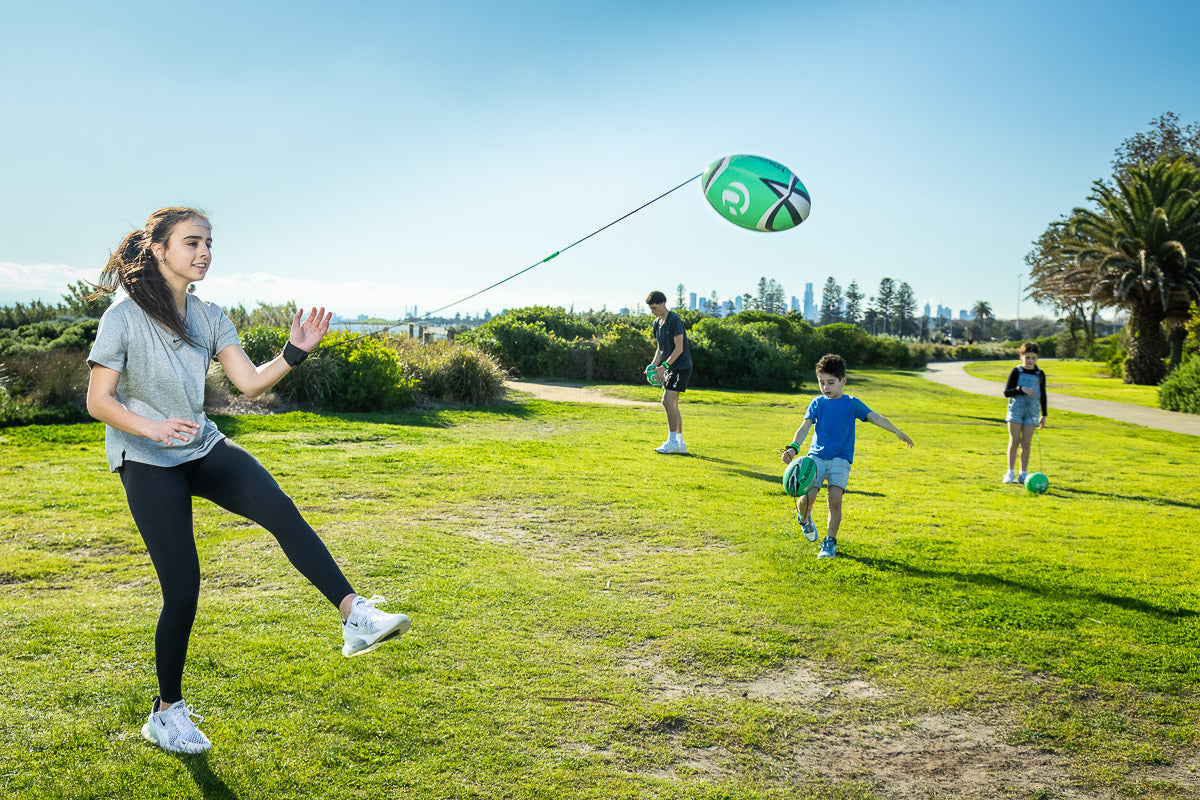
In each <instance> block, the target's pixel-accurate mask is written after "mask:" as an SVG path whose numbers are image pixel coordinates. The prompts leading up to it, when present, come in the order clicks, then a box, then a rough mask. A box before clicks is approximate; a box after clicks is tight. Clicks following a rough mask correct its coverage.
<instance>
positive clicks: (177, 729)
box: [142, 697, 212, 753]
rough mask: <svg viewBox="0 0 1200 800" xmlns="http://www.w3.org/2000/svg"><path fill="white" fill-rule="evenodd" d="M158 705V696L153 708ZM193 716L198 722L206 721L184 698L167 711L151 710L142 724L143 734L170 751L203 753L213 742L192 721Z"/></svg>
mask: <svg viewBox="0 0 1200 800" xmlns="http://www.w3.org/2000/svg"><path fill="white" fill-rule="evenodd" d="M158 706H159V699H158V698H157V697H156V698H154V705H153V706H151V709H156V708H158ZM192 717H195V718H196V721H197V722H204V717H202V716H200V715H199V714H197V713H196V712H194V711H192V707H191V706H189V705H188V704H187V703H185V702H184V701H182V700H180V701H179V702H178V703H175V704H173V705H172V706H171V707H170V708H168V709H167V710H166V711H154V710H151V711H150V716H149V717H148V718H147V719H146V724H145V725H143V726H142V736H144V737H145V738H146V740H147V741H149V742H152V743H153V744H155V745H158V746H159V747H161V748H162V749H163V750H166V751H167V752H168V753H203V752H204V751H205V750H207V749H208V748H210V747H212V742H210V741H209V740H208V737H207V736H205V735H204V734H203V733H201V732H200V729H199V728H197V727H196V724H195V723H194V722H192Z"/></svg>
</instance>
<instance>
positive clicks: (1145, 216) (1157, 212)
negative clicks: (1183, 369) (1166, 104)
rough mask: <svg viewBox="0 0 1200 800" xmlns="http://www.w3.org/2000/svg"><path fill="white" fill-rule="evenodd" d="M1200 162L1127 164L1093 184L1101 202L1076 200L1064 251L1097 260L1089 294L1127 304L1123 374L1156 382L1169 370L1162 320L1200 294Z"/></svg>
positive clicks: (1144, 382) (1137, 381) (1148, 383)
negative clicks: (1115, 177) (1119, 178)
mask: <svg viewBox="0 0 1200 800" xmlns="http://www.w3.org/2000/svg"><path fill="white" fill-rule="evenodd" d="M1197 190H1200V169H1197V168H1196V167H1195V166H1193V165H1191V164H1189V163H1188V162H1187V160H1186V159H1184V158H1179V159H1176V160H1175V161H1170V160H1169V159H1166V158H1160V159H1159V160H1158V161H1156V162H1154V163H1153V164H1152V165H1150V166H1149V167H1147V166H1145V165H1143V164H1138V165H1137V166H1136V167H1129V168H1128V170H1127V179H1126V180H1125V181H1123V182H1120V183H1118V184H1117V185H1116V186H1115V187H1112V186H1107V185H1105V184H1104V183H1102V182H1101V181H1096V182H1095V183H1094V184H1093V185H1092V194H1091V197H1090V199H1091V200H1093V201H1094V202H1095V203H1096V204H1097V205H1098V206H1099V209H1098V210H1091V209H1084V208H1076V209H1075V210H1074V213H1073V215H1072V217H1071V224H1070V228H1071V231H1072V233H1073V234H1074V236H1073V237H1072V238H1070V239H1068V240H1067V241H1066V242H1064V247H1063V252H1064V253H1065V254H1067V255H1071V256H1074V257H1075V259H1076V260H1077V262H1078V263H1079V264H1080V265H1085V264H1086V265H1089V266H1092V265H1094V269H1095V271H1094V272H1093V279H1092V297H1093V299H1095V300H1096V301H1097V302H1098V303H1100V304H1101V305H1106V306H1107V305H1112V306H1119V307H1122V308H1126V309H1128V311H1129V333H1130V343H1129V357H1128V359H1127V360H1126V362H1125V382H1126V383H1135V384H1139V385H1143V386H1152V385H1156V384H1158V383H1159V382H1160V381H1161V380H1162V379H1163V377H1164V376H1165V374H1166V366H1165V365H1164V364H1163V356H1164V355H1165V353H1166V349H1167V347H1166V344H1167V343H1166V338H1165V336H1164V335H1163V322H1164V321H1165V320H1167V319H1168V318H1170V317H1171V316H1172V315H1173V313H1174V312H1175V310H1176V309H1178V308H1180V307H1181V306H1182V305H1183V301H1184V300H1186V301H1187V302H1188V303H1190V302H1191V301H1192V300H1195V299H1197V298H1200V197H1197Z"/></svg>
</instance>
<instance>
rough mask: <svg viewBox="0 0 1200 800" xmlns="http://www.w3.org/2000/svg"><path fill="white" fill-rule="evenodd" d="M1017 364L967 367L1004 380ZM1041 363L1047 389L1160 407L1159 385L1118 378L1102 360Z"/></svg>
mask: <svg viewBox="0 0 1200 800" xmlns="http://www.w3.org/2000/svg"><path fill="white" fill-rule="evenodd" d="M1015 366H1017V362H1015V361H975V362H972V363H970V364H967V365H966V366H965V367H964V369H965V370H966V371H967V374H968V375H974V376H975V377H976V378H983V379H984V380H989V381H999V382H1000V383H1003V382H1004V381H1006V380H1008V373H1010V372H1011V371H1012V368H1013V367H1015ZM1038 366H1040V367H1041V368H1042V370H1043V371H1044V372H1045V373H1046V391H1048V392H1058V393H1060V394H1067V395H1071V396H1072V397H1086V398H1088V399H1089V400H1111V401H1113V402H1114V403H1131V404H1133V405H1137V406H1149V407H1150V408H1158V387H1157V386H1135V385H1132V384H1127V383H1125V382H1124V381H1122V380H1121V379H1120V378H1114V377H1113V375H1112V373H1110V372H1109V371H1108V365H1107V364H1104V363H1103V362H1100V361H1079V360H1075V359H1057V358H1043V359H1041V360H1039V361H1038Z"/></svg>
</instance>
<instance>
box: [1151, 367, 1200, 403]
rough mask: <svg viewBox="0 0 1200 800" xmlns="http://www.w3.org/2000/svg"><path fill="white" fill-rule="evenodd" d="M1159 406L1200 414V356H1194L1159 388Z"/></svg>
mask: <svg viewBox="0 0 1200 800" xmlns="http://www.w3.org/2000/svg"><path fill="white" fill-rule="evenodd" d="M1158 406H1159V408H1165V409H1167V410H1168V411H1183V412H1184V413H1187V414H1200V356H1192V357H1191V358H1189V359H1188V360H1187V361H1185V362H1183V363H1182V364H1180V365H1179V367H1177V368H1176V369H1175V371H1174V372H1172V373H1171V374H1170V375H1168V376H1167V377H1166V380H1164V381H1163V382H1162V384H1161V385H1160V386H1159V387H1158Z"/></svg>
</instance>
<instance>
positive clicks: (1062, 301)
mask: <svg viewBox="0 0 1200 800" xmlns="http://www.w3.org/2000/svg"><path fill="white" fill-rule="evenodd" d="M1076 236H1078V234H1076ZM1071 238H1072V236H1071V232H1070V220H1069V219H1067V218H1064V219H1060V220H1058V221H1056V222H1051V223H1050V225H1049V226H1048V227H1047V228H1046V230H1045V231H1043V232H1042V235H1041V236H1039V237H1038V238H1037V240H1036V241H1035V242H1034V243H1033V249H1032V250H1030V251H1029V252H1028V253H1026V254H1025V263H1026V264H1028V265H1029V276H1030V283H1029V288H1028V294H1027V295H1026V297H1028V298H1029V299H1031V300H1033V301H1034V302H1036V303H1038V304H1040V305H1044V306H1050V307H1052V308H1054V309H1055V310H1056V311H1057V312H1058V313H1059V314H1060V315H1062V318H1063V321H1064V322H1065V323H1066V326H1067V330H1068V331H1070V332H1071V335H1072V336H1074V335H1075V332H1076V331H1079V330H1081V329H1082V330H1083V331H1084V334H1085V336H1086V339H1087V343H1088V345H1091V343H1092V342H1093V341H1095V338H1096V318H1097V316H1099V311H1100V306H1099V304H1098V303H1097V302H1096V301H1095V299H1093V297H1092V283H1093V277H1094V275H1095V267H1094V266H1093V265H1090V264H1081V263H1080V262H1079V260H1078V259H1077V258H1075V257H1073V256H1070V255H1067V254H1066V253H1064V252H1063V248H1064V246H1065V243H1066V242H1067V241H1068V240H1069V239H1071Z"/></svg>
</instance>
